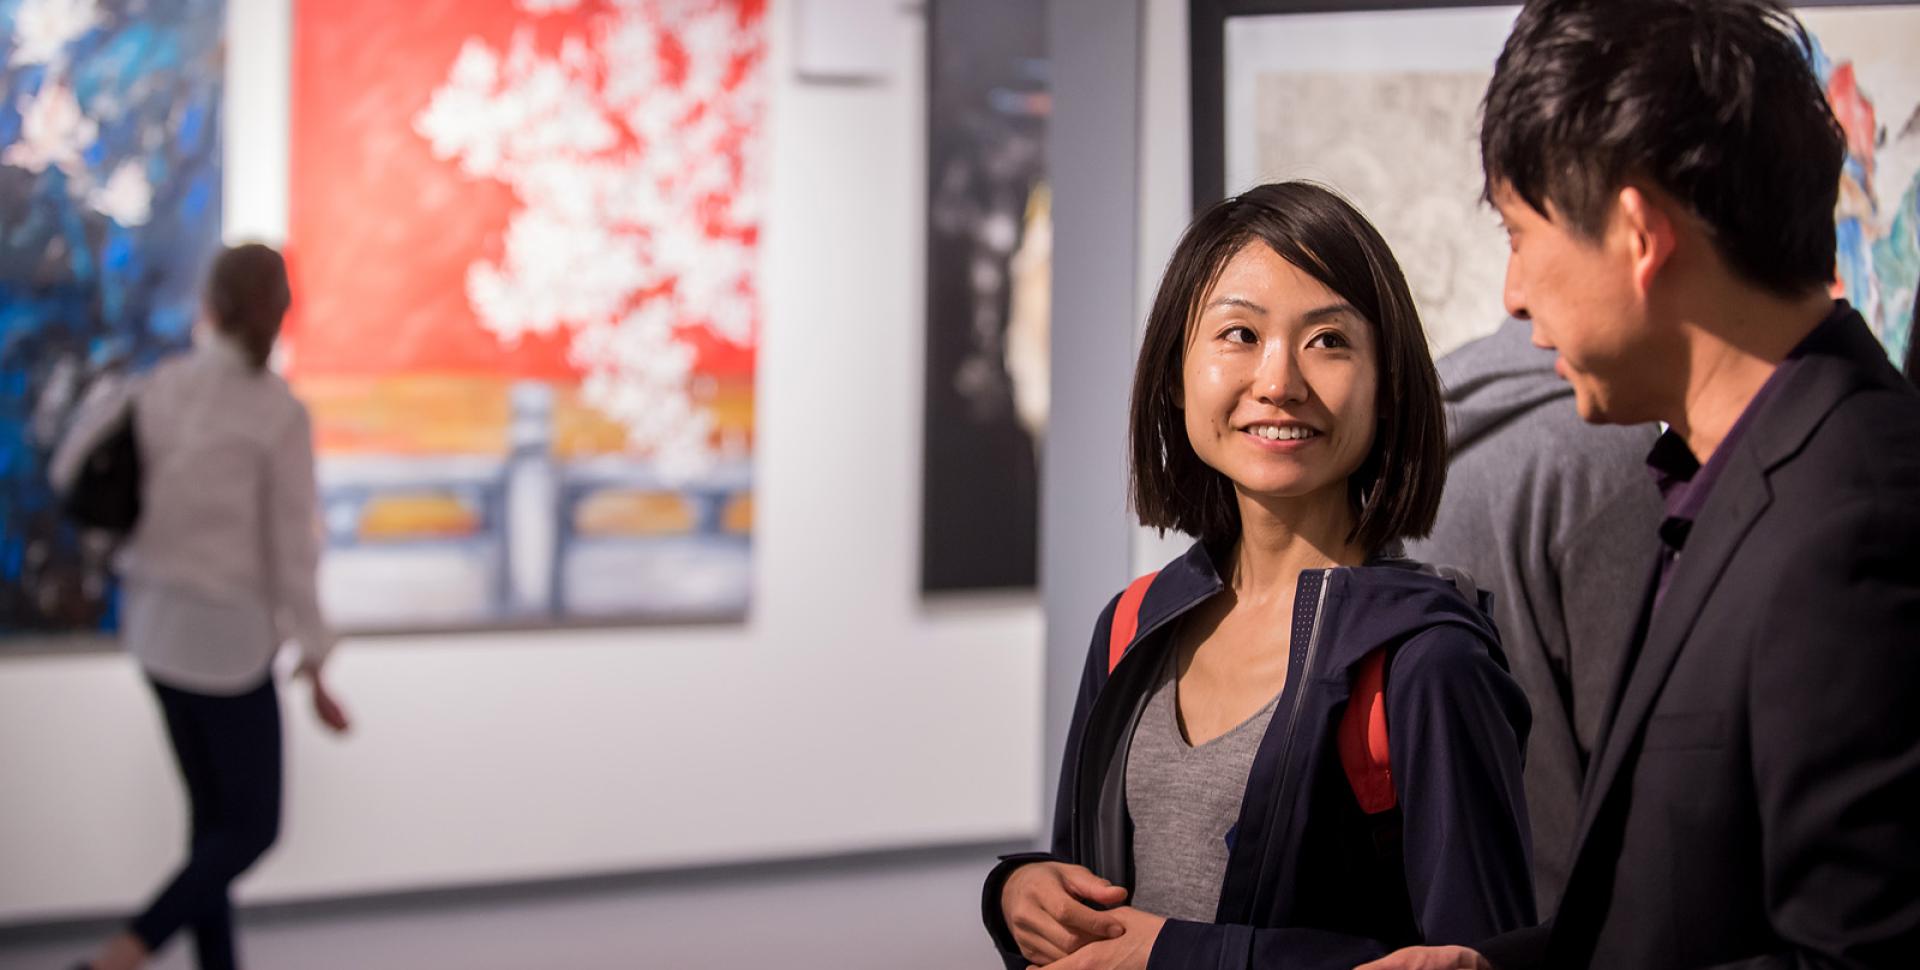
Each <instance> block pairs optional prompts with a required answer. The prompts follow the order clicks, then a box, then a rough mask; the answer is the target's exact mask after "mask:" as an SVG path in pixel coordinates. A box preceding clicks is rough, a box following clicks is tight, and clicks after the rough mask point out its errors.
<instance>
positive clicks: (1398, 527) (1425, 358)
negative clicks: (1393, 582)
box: [1129, 182, 1447, 554]
mask: <svg viewBox="0 0 1920 970" xmlns="http://www.w3.org/2000/svg"><path fill="white" fill-rule="evenodd" d="M1252 243H1260V244H1264V245H1267V246H1270V247H1272V248H1273V251H1274V252H1275V253H1276V254H1278V255H1279V256H1280V258H1282V259H1285V260H1286V261H1287V262H1289V263H1292V264H1293V265H1294V266H1297V267H1299V268H1300V270H1301V272H1304V273H1306V274H1307V275H1308V276H1311V277H1313V278H1314V279H1316V280H1319V281H1320V282H1321V283H1322V284H1324V285H1325V286H1326V287H1327V288H1328V289H1330V290H1332V291H1334V292H1335V293H1337V294H1339V295H1340V296H1341V298H1343V299H1345V300H1346V301H1347V302H1348V303H1350V304H1352V305H1353V307H1354V309H1356V310H1358V311H1360V313H1361V315H1363V316H1365V317H1366V318H1367V322H1368V323H1369V324H1371V325H1372V327H1373V330H1374V334H1375V337H1376V339H1375V341H1374V347H1375V355H1376V356H1375V359H1374V363H1375V365H1376V367H1377V370H1378V371H1379V381H1378V383H1377V385H1376V386H1377V391H1376V394H1375V400H1374V412H1375V415H1376V417H1377V420H1378V424H1377V426H1376V428H1375V431H1374V438H1373V449H1372V450H1371V451H1370V452H1368V454H1367V457H1366V459H1365V460H1364V461H1362V462H1361V463H1360V467H1359V469H1357V470H1356V471H1355V472H1354V473H1353V475H1352V476H1351V477H1350V478H1349V479H1348V480H1347V481H1348V495H1349V498H1350V500H1351V502H1352V507H1353V511H1354V526H1353V531H1352V533H1350V534H1349V535H1348V540H1349V541H1357V542H1358V543H1359V544H1360V545H1361V546H1362V547H1363V548H1364V549H1366V550H1367V552H1368V553H1369V554H1371V553H1374V552H1378V551H1380V550H1381V549H1383V548H1385V547H1386V546H1387V544H1388V543H1390V542H1392V541H1394V540H1397V539H1406V538H1419V537H1421V536H1425V535H1426V534H1427V533H1429V532H1431V531H1433V520H1434V516H1435V515H1436V514H1438V512H1439V510H1440V491H1441V489H1442V487H1443V486H1444V485H1445V483H1446V465H1447V443H1446V418H1445V415H1444V412H1443V411H1442V407H1441V403H1440V378H1439V376H1438V375H1437V374H1436V373H1435V372H1434V368H1433V356H1432V355H1431V354H1430V353H1429V352H1428V351H1427V339H1426V332H1425V331H1424V330H1423V329H1421V326H1420V313H1419V311H1418V310H1416V309H1415V308H1414V304H1413V296H1412V294H1410V293H1409V292H1408V290H1407V281H1406V277H1404V276H1402V275H1401V273H1400V264H1399V263H1398V262H1396V261H1395V260H1394V258H1393V252H1392V250H1390V249H1388V248H1387V243H1386V240H1384V239H1382V238H1380V233H1379V232H1377V231H1375V229H1374V228H1373V226H1372V224H1370V223H1368V222H1367V219H1366V217H1365V216H1362V215H1361V214H1360V213H1359V212H1358V211H1357V210H1355V209H1354V208H1353V206H1352V205H1351V204H1349V203H1348V202H1347V201H1346V200H1345V199H1342V198H1341V197H1340V196H1338V195H1336V194H1334V193H1333V192H1332V191H1330V190H1328V189H1326V188H1324V187H1322V186H1319V185H1315V184H1313V183H1310V182H1278V183H1274V184H1270V185H1262V186H1260V187H1258V188H1255V189H1252V190H1250V191H1248V192H1246V193H1243V194H1241V195H1239V196H1237V197H1234V198H1230V199H1226V200H1224V201H1221V202H1217V203H1215V204H1214V205H1213V206H1212V207H1211V208H1209V209H1207V211H1205V212H1203V213H1201V214H1200V217H1199V218H1197V219H1195V220H1194V222H1193V225H1191V226H1189V227H1188V228H1187V232H1186V235H1185V236H1183V237H1181V239H1180V245H1179V246H1178V247H1176V248H1175V249H1174V252H1173V258H1172V259H1171V260H1170V261H1169V262H1168V264H1167V271H1166V275H1165V276H1163V277H1162V278H1161V280H1160V291H1159V293H1158V294H1157V295H1156V296H1155V297H1154V299H1153V309H1152V311H1150V312H1149V313H1148V315H1147V334H1146V338H1145V339H1144V340H1143V341H1142V342H1141V346H1140V360H1139V363H1138V364H1137V365H1135V367H1134V371H1133V407H1132V414H1131V417H1130V425H1131V427H1130V429H1129V434H1130V452H1131V455H1130V462H1131V464H1132V475H1133V507H1134V511H1135V512H1136V513H1138V514H1139V516H1140V522H1141V524H1142V525H1147V526H1151V527H1154V528H1158V529H1161V530H1163V531H1164V530H1166V529H1177V530H1179V531H1181V532H1185V533H1187V534H1189V535H1193V536H1197V537H1199V538H1202V539H1207V540H1219V539H1226V538H1229V537H1232V536H1234V535H1236V534H1238V532H1239V531H1240V507H1239V504H1238V502H1237V501H1236V500H1235V497H1234V492H1233V486H1232V484H1231V483H1230V482H1228V481H1227V477H1226V476H1225V475H1222V474H1221V473H1220V472H1218V471H1215V470H1214V469H1213V468H1211V467H1210V466H1208V465H1207V464H1206V463H1205V462H1203V461H1201V460H1200V456H1199V455H1198V454H1196V453H1195V452H1194V450H1193V444H1192V442H1191V441H1189V440H1188V438H1187V427H1186V422H1185V420H1184V418H1183V416H1182V415H1181V413H1180V402H1181V393H1182V388H1181V369H1182V367H1183V365H1184V364H1185V362H1186V352H1187V342H1188V335H1189V333H1190V332H1191V330H1192V327H1193V325H1194V321H1195V319H1196V317H1197V315H1198V313H1199V309H1200V302H1201V300H1202V299H1203V298H1204V297H1205V296H1206V293H1207V291H1208V290H1210V289H1211V288H1212V287H1213V285H1214V283H1215V282H1216V281H1217V280H1218V279H1219V277H1220V273H1221V271H1222V270H1223V269H1225V268H1226V265H1227V263H1228V261H1229V260H1231V259H1232V258H1233V256H1234V254H1236V253H1238V252H1239V251H1240V250H1241V249H1242V248H1243V247H1245V246H1247V245H1249V244H1252Z"/></svg>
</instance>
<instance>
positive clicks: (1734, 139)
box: [1480, 0, 1846, 297]
mask: <svg viewBox="0 0 1920 970" xmlns="http://www.w3.org/2000/svg"><path fill="white" fill-rule="evenodd" d="M1811 50H1812V45H1811V41H1809V39H1808V37H1807V33H1806V31H1805V29H1804V28H1802V27H1801V26H1800V23H1799V21H1797V20H1795V19H1794V17H1793V15H1792V14H1791V13H1789V12H1788V11H1787V9H1786V8H1785V7H1784V6H1782V5H1781V4H1780V3H1777V2H1775V0H1529V2H1528V3H1527V4H1526V5H1525V6H1524V7H1523V8H1522V9H1521V11H1520V16H1519V19H1518V20H1517V21H1515V23H1514V26H1513V33H1512V34H1511V35H1509V36H1508V38H1507V44H1506V48H1505V49H1504V50H1502V51H1501V53H1500V59H1499V61H1498V63H1497V64H1496V66H1495V68H1494V74H1493V82H1492V83H1491V84H1490V85H1489V86H1488V87H1487V97H1486V101H1485V102H1484V103H1483V104H1482V105H1481V126H1480V150H1481V161H1482V165H1483V167H1484V170H1485V175H1486V189H1487V195H1488V197H1489V199H1491V197H1492V195H1493V192H1494V191H1495V190H1496V189H1499V188H1501V187H1507V188H1510V189H1511V190H1512V191H1513V192H1514V193H1515V194H1516V195H1518V196H1519V197H1520V198H1521V199H1523V200H1525V201H1526V203H1527V204H1528V205H1530V206H1532V207H1533V208H1534V210H1535V211H1537V212H1539V213H1541V214H1542V215H1549V214H1550V213H1549V210H1548V205H1549V204H1551V205H1552V207H1553V211H1552V213H1551V214H1550V215H1552V216H1553V217H1556V218H1559V219H1563V220H1565V222H1566V224H1567V225H1568V226H1569V228H1570V231H1573V232H1574V233H1576V234H1578V235H1580V236H1583V237H1585V238H1588V239H1594V238H1598V236H1599V234H1600V232H1601V230H1602V228H1603V226H1604V224H1605V219H1606V213H1607V211H1608V206H1609V205H1610V203H1611V201H1612V199H1613V197H1614V195H1615V194H1616V193H1617V192H1618V191H1619V190H1620V189H1621V188H1622V187H1623V186H1625V185H1627V184H1628V183H1629V182H1630V181H1633V180H1644V181H1645V182H1646V183H1650V184H1651V185H1653V186H1655V187H1657V188H1659V189H1660V190H1661V191H1663V192H1665V193H1666V194H1668V195H1670V196H1672V197H1674V198H1676V199H1678V200H1679V201H1681V202H1682V203H1685V204H1686V205H1687V206H1689V207H1690V208H1691V209H1692V210H1693V212H1694V213H1695V214H1697V215H1698V216H1699V217H1700V218H1701V219H1702V220H1703V221H1704V222H1705V223H1706V224H1707V226H1708V227H1709V229H1710V231H1711V233H1712V237H1713V241H1714V243H1715V245H1716V247H1717V248H1718V250H1719V252H1720V254H1721V256H1722V257H1723V258H1724V259H1725V260H1726V261H1727V263H1728V264H1729V265H1730V266H1731V268H1732V269H1733V270H1734V272H1736V273H1738V274H1739V275H1740V276H1741V277H1743V278H1745V279H1746V280H1748V281H1749V282H1751V283H1754V284H1756V285H1758V286H1760V287H1762V288H1764V289H1766V290H1769V291H1771V292H1773V293H1776V294H1778V295H1781V296H1788V297H1793V296H1803V295H1805V294H1806V293H1807V292H1808V291H1809V290H1811V289H1814V288H1816V287H1818V288H1825V287H1826V286H1828V285H1829V284H1830V283H1831V282H1832V280H1833V278H1834V249H1835V245H1834V220H1833V211H1834V203H1835V200H1836V198H1837V196H1838V193H1839V185H1840V166H1841V163H1842V161H1843V160H1844V157H1845V151H1846V148H1845V139H1844V135H1843V134H1842V132H1841V129H1840V125H1839V122H1837V121H1835V120H1834V116H1833V110H1832V108H1830V107H1829V106H1828V104H1827V98H1826V94H1825V92H1824V91H1822V90H1821V87H1820V83H1819V81H1818V79H1817V78H1816V77H1815V76H1814V70H1813V64H1812V60H1811Z"/></svg>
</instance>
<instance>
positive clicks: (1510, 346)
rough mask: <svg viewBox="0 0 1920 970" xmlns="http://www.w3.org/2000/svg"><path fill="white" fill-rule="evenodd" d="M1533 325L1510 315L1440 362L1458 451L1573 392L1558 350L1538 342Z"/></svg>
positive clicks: (1452, 443)
mask: <svg viewBox="0 0 1920 970" xmlns="http://www.w3.org/2000/svg"><path fill="white" fill-rule="evenodd" d="M1530 330H1531V328H1530V327H1529V326H1528V324H1527V322H1526V321H1524V320H1517V319H1513V318H1511V317H1510V318H1508V319H1507V321H1506V322H1505V323H1503V324H1501V325H1500V329H1499V330H1496V331H1494V332H1493V333H1492V334H1489V335H1487V336H1485V337H1482V338H1480V339H1479V340H1475V341H1473V342H1471V343H1468V344H1466V345H1465V346H1462V347H1461V348H1460V349H1458V350H1455V351H1454V352H1453V353H1450V354H1448V355H1447V356H1445V357H1443V358H1441V360H1440V362H1439V364H1437V365H1436V366H1437V367H1438V369H1439V371H1440V385H1441V388H1442V390H1441V394H1442V396H1443V397H1444V398H1445V400H1446V404H1447V446H1448V449H1449V451H1451V452H1452V453H1453V454H1459V453H1460V452H1462V451H1464V450H1466V449H1468V448H1471V447H1473V445H1474V444H1475V443H1477V442H1478V441H1479V440H1480V439H1481V438H1483V437H1485V436H1487V435H1488V434H1490V433H1492V432H1493V431H1495V430H1497V429H1498V428H1499V427H1500V426H1501V425H1503V424H1505V423H1507V422H1508V421H1510V420H1513V419H1514V418H1516V417H1518V416H1520V415H1522V414H1525V413H1527V412H1528V411H1531V410H1533V409H1534V408H1537V407H1540V406H1542V405H1544V404H1548V403H1551V402H1553V401H1557V400H1560V399H1562V398H1568V399H1570V398H1572V397H1573V386H1572V385H1570V384H1568V383H1567V382H1566V381H1565V380H1563V379H1562V378H1561V377H1560V375H1558V374H1556V373H1554V372H1553V358H1554V353H1553V351H1551V350H1542V349H1540V348H1539V347H1535V346H1534V345H1533V340H1532V337H1531V336H1530V334H1529V332H1530Z"/></svg>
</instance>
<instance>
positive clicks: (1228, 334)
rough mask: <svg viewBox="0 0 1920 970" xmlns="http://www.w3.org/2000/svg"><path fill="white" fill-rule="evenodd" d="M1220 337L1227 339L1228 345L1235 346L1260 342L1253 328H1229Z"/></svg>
mask: <svg viewBox="0 0 1920 970" xmlns="http://www.w3.org/2000/svg"><path fill="white" fill-rule="evenodd" d="M1220 336H1221V337H1223V338H1225V339H1226V341H1227V342H1228V343H1234V344H1251V343H1258V342H1259V341H1260V338H1259V337H1257V336H1255V335H1254V332H1253V328H1251V327H1228V328H1227V329H1226V330H1224V331H1221V333H1220Z"/></svg>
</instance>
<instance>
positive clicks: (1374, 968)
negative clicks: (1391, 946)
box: [1354, 946, 1493, 970]
mask: <svg viewBox="0 0 1920 970" xmlns="http://www.w3.org/2000/svg"><path fill="white" fill-rule="evenodd" d="M1354 970H1493V964H1491V963H1488V962H1487V958H1486V957H1483V956H1481V955H1480V954H1479V953H1476V952H1475V951H1473V950H1469V949H1467V948H1466V947H1464V946H1410V947H1407V948H1406V949H1404V950H1395V951H1393V952H1392V953H1389V954H1387V955H1386V956H1384V957H1381V958H1380V959H1378V960H1375V961H1373V962H1372V963H1366V964H1362V965H1360V966H1358V967H1355V968H1354Z"/></svg>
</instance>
